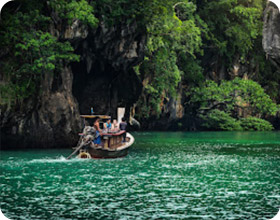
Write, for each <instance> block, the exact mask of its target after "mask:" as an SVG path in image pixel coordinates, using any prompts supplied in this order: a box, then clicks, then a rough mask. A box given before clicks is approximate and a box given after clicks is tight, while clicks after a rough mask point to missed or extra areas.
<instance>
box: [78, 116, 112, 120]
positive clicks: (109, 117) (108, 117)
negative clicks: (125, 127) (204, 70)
mask: <svg viewBox="0 0 280 220" xmlns="http://www.w3.org/2000/svg"><path fill="white" fill-rule="evenodd" d="M80 117H81V118H84V119H85V118H101V119H111V116H109V115H80Z"/></svg>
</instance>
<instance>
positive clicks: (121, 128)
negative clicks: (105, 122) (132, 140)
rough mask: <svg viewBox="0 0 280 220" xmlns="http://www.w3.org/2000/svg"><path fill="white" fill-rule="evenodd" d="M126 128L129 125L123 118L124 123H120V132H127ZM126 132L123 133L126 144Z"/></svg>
mask: <svg viewBox="0 0 280 220" xmlns="http://www.w3.org/2000/svg"><path fill="white" fill-rule="evenodd" d="M126 126H127V123H126V121H125V118H124V117H123V118H122V122H121V123H120V130H121V131H126ZM125 139H126V132H124V133H123V142H126V140H125Z"/></svg>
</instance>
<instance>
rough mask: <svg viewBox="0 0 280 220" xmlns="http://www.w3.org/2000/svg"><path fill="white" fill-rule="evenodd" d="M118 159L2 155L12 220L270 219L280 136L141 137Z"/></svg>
mask: <svg viewBox="0 0 280 220" xmlns="http://www.w3.org/2000/svg"><path fill="white" fill-rule="evenodd" d="M133 135H134V137H135V139H136V142H135V144H134V145H133V146H132V148H131V150H130V153H129V155H128V156H127V157H125V158H120V159H99V160H92V159H76V158H73V159H71V160H66V159H65V158H66V157H67V156H68V155H69V154H70V153H71V152H72V149H71V147H69V149H59V150H58V149H55V150H50V149H49V150H46V149H44V150H42V149H41V150H24V151H1V158H0V160H1V161H0V162H1V163H0V164H1V165H0V168H1V172H0V192H1V195H0V201H1V210H2V212H3V214H4V215H5V216H6V217H8V218H10V219H13V220H14V219H24V220H29V219H30V220H33V219H57V220H63V219H253V220H256V219H258V220H260V219H271V218H272V217H274V216H275V215H276V213H277V212H278V210H279V208H280V132H197V133H195V132H175V133H172V132H139V133H133Z"/></svg>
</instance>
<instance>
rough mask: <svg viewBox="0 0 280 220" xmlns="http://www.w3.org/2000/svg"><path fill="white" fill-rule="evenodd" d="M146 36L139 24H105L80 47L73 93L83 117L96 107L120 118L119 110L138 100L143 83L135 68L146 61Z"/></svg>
mask: <svg viewBox="0 0 280 220" xmlns="http://www.w3.org/2000/svg"><path fill="white" fill-rule="evenodd" d="M145 41H146V36H145V34H143V31H140V30H139V27H138V26H137V24H136V23H131V24H129V25H128V24H126V23H125V22H124V23H122V24H118V25H115V26H112V27H109V28H108V27H106V25H105V24H104V23H102V22H101V24H100V26H99V27H98V28H97V29H96V30H90V32H89V36H88V37H87V38H86V39H85V40H84V41H83V42H82V43H81V44H79V45H77V52H78V53H79V54H80V55H81V62H80V63H74V64H73V65H72V69H73V73H74V84H73V92H74V95H75V97H76V98H77V100H78V102H79V107H80V112H81V114H89V112H90V108H91V107H93V109H94V112H95V113H97V114H110V115H112V117H114V118H115V117H116V113H117V112H116V110H117V107H126V113H128V114H129V112H130V107H131V106H132V105H133V104H134V103H135V102H136V101H137V100H138V97H139V95H140V92H141V89H142V83H141V82H140V80H139V78H138V76H137V75H136V73H135V72H134V70H133V66H135V65H136V64H137V63H139V62H140V61H141V60H143V58H144V45H145Z"/></svg>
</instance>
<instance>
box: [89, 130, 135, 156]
mask: <svg viewBox="0 0 280 220" xmlns="http://www.w3.org/2000/svg"><path fill="white" fill-rule="evenodd" d="M126 137H127V140H128V141H127V142H125V143H123V144H122V145H121V146H120V147H118V148H116V149H110V148H107V149H106V148H101V147H100V148H90V149H88V150H87V152H88V153H89V154H90V156H91V158H99V159H102V158H118V157H125V156H126V155H127V154H128V151H129V148H130V147H131V145H132V144H133V143H134V137H133V136H132V135H131V134H130V133H128V132H127V133H126Z"/></svg>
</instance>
